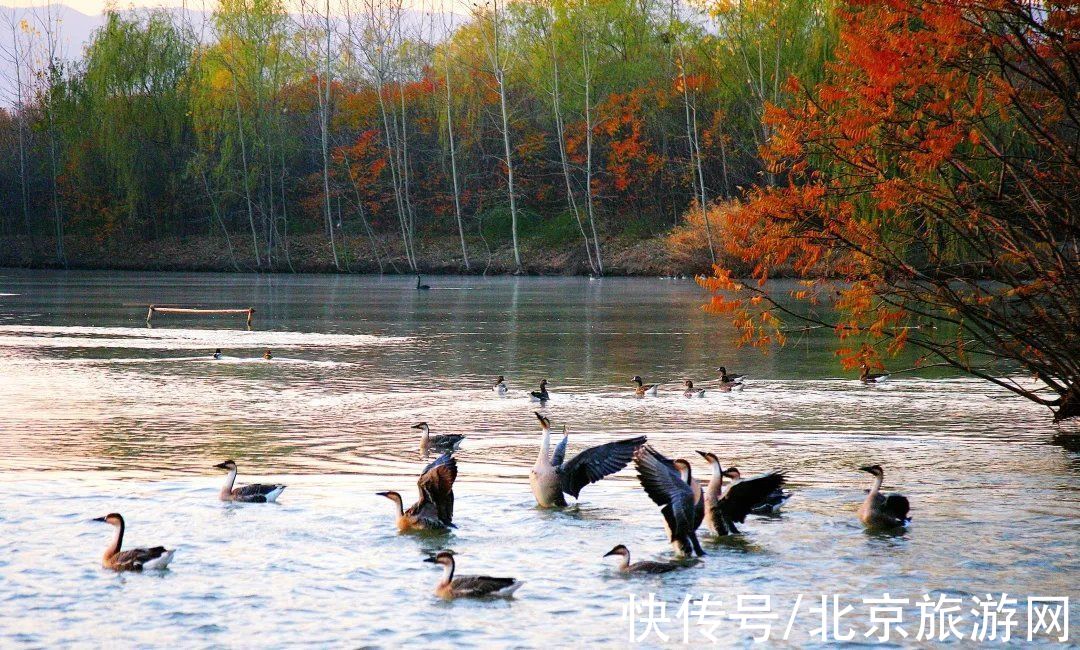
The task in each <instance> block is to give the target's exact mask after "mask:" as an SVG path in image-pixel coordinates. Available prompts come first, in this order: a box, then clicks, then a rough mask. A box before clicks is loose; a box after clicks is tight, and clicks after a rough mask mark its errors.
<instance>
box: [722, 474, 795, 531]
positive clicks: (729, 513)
mask: <svg viewBox="0 0 1080 650" xmlns="http://www.w3.org/2000/svg"><path fill="white" fill-rule="evenodd" d="M784 480H785V478H784V474H783V473H782V472H771V473H769V474H765V475H763V476H758V477H755V478H748V479H746V480H744V481H739V482H738V483H735V484H734V485H732V486H731V487H730V488H728V490H727V492H725V493H724V496H722V497H720V502H719V503H718V504H717V505H718V506H719V508H720V509H721V510H723V512H724V515H725V516H726V517H727V518H728V519H730V520H731V521H734V522H737V523H742V522H743V521H745V520H746V515H748V514H750V511H751V510H753V509H754V508H757V507H759V506H761V505H762V504H764V503H765V502H766V501H768V499H769V495H771V494H772V493H773V492H774V491H776V490H778V489H780V488H781V487H783V485H784Z"/></svg>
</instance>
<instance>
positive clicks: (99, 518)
mask: <svg viewBox="0 0 1080 650" xmlns="http://www.w3.org/2000/svg"><path fill="white" fill-rule="evenodd" d="M90 521H105V517H94V518H93V519H91V520H90Z"/></svg>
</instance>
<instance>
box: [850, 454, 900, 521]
mask: <svg viewBox="0 0 1080 650" xmlns="http://www.w3.org/2000/svg"><path fill="white" fill-rule="evenodd" d="M859 469H860V470H862V471H864V472H868V473H869V474H870V475H871V476H873V477H874V483H873V485H871V486H870V492H869V493H867V495H866V500H865V501H863V503H862V505H861V506H859V521H861V522H862V523H863V525H864V526H866V527H867V528H899V527H901V526H906V525H907V524H908V522H910V521H911V517H909V516H908V513H909V512H910V511H911V503H909V502H908V500H907V497H905V496H903V495H901V494H889V495H884V494H881V484H882V483H883V482H884V481H885V470H883V469H882V468H881V465H867V466H866V467H860V468H859Z"/></svg>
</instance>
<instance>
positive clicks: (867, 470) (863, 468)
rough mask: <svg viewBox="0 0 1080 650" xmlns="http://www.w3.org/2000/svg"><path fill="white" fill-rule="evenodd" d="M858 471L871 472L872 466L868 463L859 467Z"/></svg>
mask: <svg viewBox="0 0 1080 650" xmlns="http://www.w3.org/2000/svg"><path fill="white" fill-rule="evenodd" d="M859 471H861V472H866V473H867V474H873V473H874V468H873V467H872V466H870V465H866V466H864V467H860V468H859Z"/></svg>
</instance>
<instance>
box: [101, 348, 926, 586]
mask: <svg viewBox="0 0 1080 650" xmlns="http://www.w3.org/2000/svg"><path fill="white" fill-rule="evenodd" d="M212 357H213V358H214V359H220V358H221V350H220V349H218V350H215V351H214V353H213V355H212ZM263 357H264V358H265V359H271V358H272V354H271V351H270V350H267V351H266V352H265V354H264V355H263ZM718 371H719V373H720V377H719V380H718V381H717V382H716V384H715V385H716V386H717V389H718V390H720V391H722V392H730V391H732V390H742V388H743V387H744V383H743V381H744V379H745V376H744V375H736V374H728V371H727V369H726V368H724V367H721V368H719V369H718ZM888 377H889V375H888V374H884V373H882V374H873V373H871V372H870V368H869V366H868V365H866V364H863V366H862V373H861V375H860V377H859V379H860V381H862V382H863V383H864V384H877V383H880V382H883V381H885V380H886V379H888ZM631 381H632V383H633V384H634V386H635V388H634V395H635V396H636V397H639V398H645V397H656V396H657V395H658V385H656V384H646V383H645V382H644V381H643V380H642V379H641V377H640V376H635V377H634V378H633V379H632V380H631ZM547 385H548V382H547V380H546V379H544V380H542V381H541V382H540V386H539V389H538V390H535V391H531V392H530V393H529V397H530V399H531V401H533V402H537V403H539V404H540V405H541V406H543V405H545V404H546V403H547V402H548V400H549V399H550V394H549V393H548V390H547ZM684 387H685V390H684V392H683V397H685V398H687V399H692V398H701V397H704V396H705V389H698V388H695V387H694V384H693V382H692V381H690V380H685V382H684ZM492 391H493V392H494V393H495V394H496V395H498V396H500V397H502V396H506V395H507V394H508V392H509V389H508V388H507V385H506V380H505V378H504V377H503V376H502V375H500V376H499V377H498V378H497V379H496V381H495V383H494V385H493V386H492ZM534 414H535V415H536V418H537V420H538V421H539V423H540V431H541V434H542V438H541V442H540V450H539V453H538V455H537V458H536V463H535V464H534V465H533V467H532V470H531V471H530V473H529V484H530V486H531V487H532V493H533V496H534V497H535V498H536V503H537V506H539V507H541V508H565V507H567V506H568V502H567V500H566V497H567V496H570V497H573V498H574V499H578V498H579V495H580V494H581V490H582V489H584V488H585V487H586V486H588V485H591V484H593V483H596V482H597V481H600V480H601V479H603V478H605V477H607V476H610V475H612V474H615V473H616V472H619V471H620V470H622V469H623V468H625V467H626V466H628V465H629V464H631V463H633V464H634V467H635V469H636V470H637V476H638V480H639V481H640V483H641V487H642V488H643V489H644V491H645V494H647V495H648V497H649V498H650V499H651V500H652V501H653V503H655V504H656V505H657V506H659V510H660V514H661V515H662V518H663V523H664V529H665V531H666V533H667V539H668V541H669V542H670V543H671V545H672V547H673V548H674V550H675V553H676V555H677V556H678V557H679V558H681V559H682V561H680V562H656V561H638V562H631V561H630V550H629V549H628V548H627V547H626V546H625V545H623V544H619V545H618V546H616V547H615V548H613V549H611V550H610V551H608V552H607V553H606V554H604V557H608V556H616V557H618V558H619V564H618V570H619V571H620V572H622V573H627V574H648V575H656V574H663V573H668V572H671V571H676V570H678V569H680V568H684V567H686V566H688V561H687V559H688V558H692V557H693V556H695V555H696V556H699V557H700V556H702V555H705V552H704V550H702V548H701V543H700V541H699V540H698V535H697V531H698V529H699V528H700V527H701V525H702V524H703V523H704V524H705V525H706V527H707V529H708V530H709V532H710V533H711V534H712V535H714V536H716V537H725V536H728V535H738V534H740V533H739V529H738V528H737V527H736V524H742V523H743V522H745V521H746V517H747V516H748V515H751V514H754V515H762V516H770V515H776V514H778V513H779V511H780V508H781V507H782V506H783V505H784V503H785V502H786V501H787V500H788V498H789V497H790V496H791V493H790V492H788V491H787V490H785V489H784V485H785V483H786V480H787V477H786V475H785V473H784V472H783V471H772V472H768V473H766V474H762V475H760V476H755V477H751V478H743V476H742V473H741V472H740V471H739V469H738V468H737V467H727V468H724V467H723V466H722V465H721V463H720V459H719V458H718V457H717V456H716V454H713V453H711V452H706V451H698V452H697V453H698V454H700V455H701V457H702V458H704V459H705V461H706V462H707V463H708V464H709V467H710V469H711V477H710V480H709V481H708V482H707V483H702V482H701V481H699V480H698V479H696V478H694V475H693V469H692V467H691V465H690V462H689V461H687V460H686V459H683V458H675V459H671V458H668V457H666V456H664V455H663V454H662V453H660V452H659V451H657V450H656V449H655V448H653V447H652V446H651V445H649V444H648V439H647V437H646V436H636V437H634V438H626V439H624V440H616V441H614V442H607V443H604V444H601V445H596V446H594V447H589V448H587V449H585V450H583V451H581V452H580V453H578V454H577V455H576V456H574V457H573V458H570V459H569V460H567V459H566V450H567V444H568V442H569V435H568V434H567V432H566V427H565V425H564V426H563V432H562V433H563V436H562V440H560V441H559V443H558V444H557V445H555V448H554V450H552V448H551V421H550V420H549V419H548V418H547V417H546V416H544V415H542V414H541V413H539V412H534ZM413 428H414V429H417V430H419V432H420V454H421V456H423V457H429V456H430V455H431V454H432V453H433V452H434V453H438V454H440V455H439V457H438V458H436V459H435V460H434V461H433V462H431V463H430V464H429V465H427V466H426V467H425V468H424V470H423V471H422V472H421V473H420V478H419V480H418V481H417V483H416V485H417V489H418V491H419V497H418V499H417V500H416V502H415V503H413V504H412V505H410V506H409V507H408V508H406V507H405V501H404V499H403V498H402V495H401V493H399V492H395V491H392V490H388V491H385V492H378V493H377V494H378V495H379V496H382V497H386V498H387V499H389V500H390V501H392V502H393V503H394V507H395V510H396V523H397V529H398V531H399V532H400V533H426V534H446V533H448V532H449V531H451V530H452V529H455V528H456V527H457V526H455V524H454V522H453V519H454V482H455V480H456V479H457V474H458V466H457V460H456V459H455V458H454V453H455V452H457V451H458V449H459V447H460V446H461V443H462V442H463V441H464V439H465V436H464V435H462V434H437V435H433V434H432V433H431V427H430V426H429V425H428V423H427V422H420V423H419V424H416V425H414V426H413ZM214 468H215V469H220V470H224V471H225V472H227V476H226V479H225V484H224V486H223V487H222V488H221V493H220V498H221V500H222V501H233V502H242V503H272V502H275V501H276V500H277V498H278V497H279V496H280V495H281V493H282V492H283V491H284V490H285V486H284V485H281V484H260V483H254V484H251V485H243V486H240V487H235V483H236V475H237V467H236V463H235V462H234V461H232V460H226V461H225V462H223V463H219V464H217V465H215V466H214ZM859 469H860V470H861V471H863V472H867V473H869V474H870V475H871V476H872V477H873V480H872V483H871V485H870V489H869V490H868V491H867V495H866V498H865V499H864V500H863V502H862V505H861V506H860V507H859V509H858V518H859V521H860V522H862V524H863V525H864V526H865V527H866V528H868V529H872V530H890V529H893V530H895V529H901V530H902V529H903V528H904V527H905V526H907V524H908V523H909V522H910V521H911V517H910V516H909V514H908V513H909V511H910V504H909V502H908V499H907V498H906V497H904V496H903V495H900V494H885V493H883V492H882V491H881V487H882V483H883V482H884V480H885V472H884V470H883V469H882V467H881V466H880V465H868V466H865V467H860V468H859ZM725 479H727V480H728V482H725ZM94 521H103V522H105V523H108V524H111V525H112V526H114V527H115V528H116V533H115V536H114V537H113V541H112V543H111V544H110V545H109V547H108V548H107V549H106V551H105V555H104V556H103V558H102V564H103V566H104V567H105V568H108V569H113V570H115V571H143V570H159V569H164V568H166V567H167V566H168V564H169V562H171V561H172V558H173V554H174V553H175V550H174V549H167V548H165V547H163V546H155V547H153V548H134V549H128V550H121V546H122V544H123V540H124V518H123V517H122V516H121V515H120V514H118V513H111V514H108V515H106V516H104V517H98V518H97V519H95V520H94ZM424 561H425V562H431V563H433V564H438V565H440V566H442V567H443V574H442V577H441V579H440V580H439V582H438V583H437V584H436V587H435V594H436V595H437V596H439V597H441V598H446V599H453V598H461V597H474V598H477V597H478V598H484V597H509V596H512V595H513V594H514V592H515V591H517V589H518V588H519V587H521V585H522V584H523V582H522V581H521V580H519V579H517V578H500V577H492V576H486V575H457V574H456V573H455V565H456V561H455V556H454V553H453V552H452V551H449V550H443V551H439V552H438V553H435V554H434V555H431V556H430V557H428V558H427V559H426V560H424Z"/></svg>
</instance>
